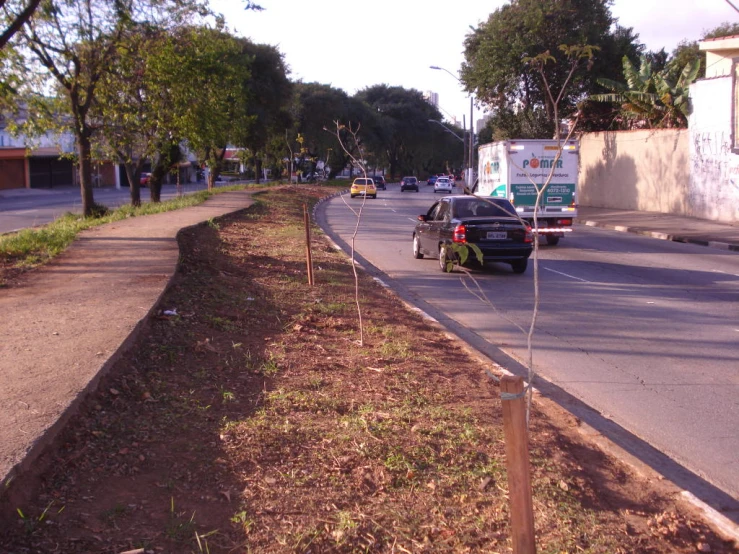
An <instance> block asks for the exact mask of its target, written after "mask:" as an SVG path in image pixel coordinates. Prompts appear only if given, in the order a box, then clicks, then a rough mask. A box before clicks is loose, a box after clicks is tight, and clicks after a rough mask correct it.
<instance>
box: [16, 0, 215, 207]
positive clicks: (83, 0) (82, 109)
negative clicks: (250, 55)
mask: <svg viewBox="0 0 739 554" xmlns="http://www.w3.org/2000/svg"><path fill="white" fill-rule="evenodd" d="M207 13H208V12H207V10H206V5H204V4H203V3H202V2H201V1H200V0H45V1H44V2H43V3H42V4H41V6H40V8H39V9H38V10H37V11H36V12H35V14H34V16H33V17H32V18H31V19H30V21H29V22H28V24H27V25H26V26H25V27H24V28H23V29H22V30H21V31H20V32H19V33H18V34H17V35H16V37H15V39H14V41H13V42H14V43H15V44H16V46H17V50H16V51H17V53H18V55H17V57H14V58H13V62H14V67H13V68H12V71H13V72H14V74H15V75H16V76H18V77H19V82H20V83H22V84H23V86H22V88H21V89H20V91H19V93H20V97H21V98H22V100H23V101H24V102H25V105H26V106H27V109H28V119H27V120H26V123H27V125H26V128H25V130H26V131H28V132H30V133H32V132H34V131H40V130H44V129H57V130H61V129H69V130H71V131H72V133H73V134H74V137H75V140H76V149H77V158H78V163H79V178H80V192H81V196H82V211H83V214H84V215H85V216H89V215H92V214H93V209H94V198H93V189H92V166H91V162H92V159H91V153H92V150H91V144H92V135H93V133H94V132H95V131H96V128H97V123H96V122H95V121H93V119H92V118H91V109H92V106H93V103H94V102H95V96H96V93H97V87H98V85H99V83H100V80H101V79H102V78H103V76H104V75H105V74H106V73H107V72H109V71H110V70H111V67H112V63H113V60H114V59H115V56H116V51H117V49H118V47H119V46H120V45H121V43H122V41H123V40H124V35H125V31H126V30H127V29H128V28H129V27H130V26H131V25H132V24H133V23H134V22H146V23H148V24H150V25H152V26H156V27H159V28H163V29H166V28H172V27H175V26H178V25H181V24H183V22H188V21H191V20H193V19H196V18H199V17H202V16H204V15H206V14H207ZM49 95H55V96H56V98H57V99H58V100H59V102H58V103H56V104H51V105H50V104H49V102H48V98H49ZM60 110H61V111H60Z"/></svg>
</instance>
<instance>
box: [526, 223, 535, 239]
mask: <svg viewBox="0 0 739 554" xmlns="http://www.w3.org/2000/svg"><path fill="white" fill-rule="evenodd" d="M523 241H524V242H534V232H533V231H532V230H531V227H529V226H528V225H527V226H526V236H524V238H523Z"/></svg>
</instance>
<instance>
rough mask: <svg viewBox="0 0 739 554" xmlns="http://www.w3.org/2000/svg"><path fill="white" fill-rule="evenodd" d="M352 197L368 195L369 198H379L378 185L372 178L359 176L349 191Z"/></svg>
mask: <svg viewBox="0 0 739 554" xmlns="http://www.w3.org/2000/svg"><path fill="white" fill-rule="evenodd" d="M349 194H350V195H351V197H352V198H354V197H355V196H366V197H369V198H377V187H376V186H375V182H374V181H373V180H372V179H369V178H367V177H357V178H356V179H354V182H353V183H352V188H351V190H350V191H349Z"/></svg>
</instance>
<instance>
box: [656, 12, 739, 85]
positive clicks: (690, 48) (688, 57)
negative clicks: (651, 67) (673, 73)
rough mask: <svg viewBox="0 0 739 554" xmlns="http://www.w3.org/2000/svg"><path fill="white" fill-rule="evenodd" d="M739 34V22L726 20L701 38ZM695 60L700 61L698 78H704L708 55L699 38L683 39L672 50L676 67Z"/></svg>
mask: <svg viewBox="0 0 739 554" xmlns="http://www.w3.org/2000/svg"><path fill="white" fill-rule="evenodd" d="M734 35H739V23H729V22H728V21H727V22H724V23H722V24H721V25H719V26H718V27H715V28H713V29H711V30H710V31H706V32H705V33H703V36H702V38H701V40H706V39H710V38H721V37H729V36H734ZM693 60H698V61H699V63H700V69H699V70H698V79H702V78H704V77H705V76H706V56H705V54H703V53H702V52H701V51H700V48H699V46H698V41H697V40H693V41H691V40H687V39H685V40H682V41H680V42H679V43H678V45H677V48H675V50H673V51H672V56H671V57H670V61H671V62H672V63H674V65H675V66H676V67H685V66H686V65H688V64H689V63H691V62H693Z"/></svg>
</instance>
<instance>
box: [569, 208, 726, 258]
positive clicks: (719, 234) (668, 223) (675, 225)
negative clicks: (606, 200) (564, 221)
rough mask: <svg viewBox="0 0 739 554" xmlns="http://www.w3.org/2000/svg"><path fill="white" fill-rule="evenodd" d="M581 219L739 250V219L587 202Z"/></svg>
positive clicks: (580, 213) (596, 225) (589, 222)
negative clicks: (712, 218) (730, 220)
mask: <svg viewBox="0 0 739 554" xmlns="http://www.w3.org/2000/svg"><path fill="white" fill-rule="evenodd" d="M577 222H578V223H582V224H585V225H590V226H592V227H602V228H604V229H612V230H614V231H623V232H628V233H637V234H640V235H646V236H650V237H653V238H657V239H664V240H672V241H675V242H685V243H691V244H699V245H702V246H709V247H712V248H719V249H721V250H731V251H734V252H739V223H737V224H733V225H732V224H730V223H718V222H715V221H708V220H705V219H698V218H696V217H686V216H679V215H672V214H663V213H657V212H640V211H632V210H614V209H610V208H591V207H587V206H580V208H579V210H578V218H577Z"/></svg>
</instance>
